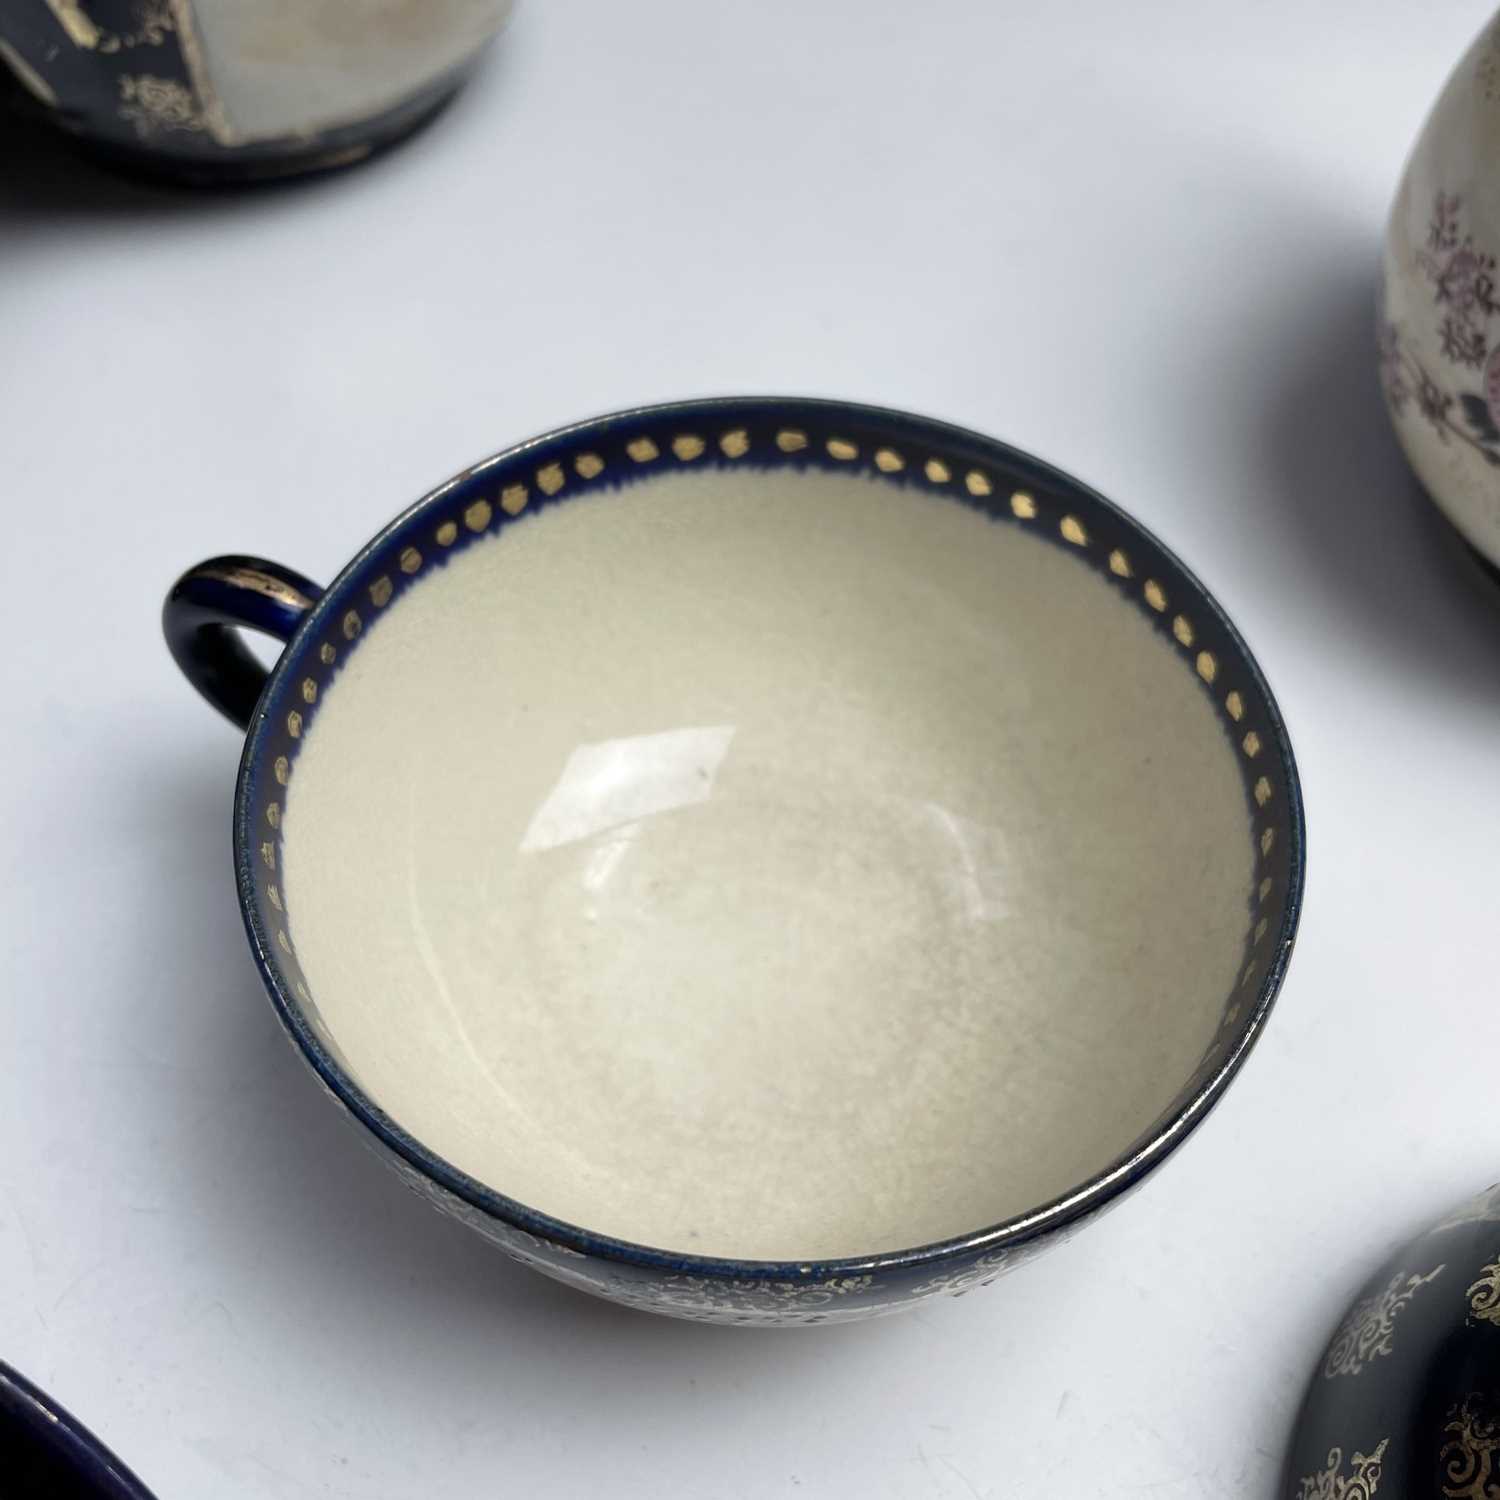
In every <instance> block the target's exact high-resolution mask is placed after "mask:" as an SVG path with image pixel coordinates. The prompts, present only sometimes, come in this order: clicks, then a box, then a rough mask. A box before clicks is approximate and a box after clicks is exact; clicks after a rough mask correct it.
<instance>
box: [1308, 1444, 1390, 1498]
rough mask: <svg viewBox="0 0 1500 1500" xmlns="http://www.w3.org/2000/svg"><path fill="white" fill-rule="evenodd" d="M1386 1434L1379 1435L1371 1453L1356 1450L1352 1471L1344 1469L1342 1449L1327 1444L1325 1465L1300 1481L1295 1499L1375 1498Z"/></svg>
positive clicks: (1351, 1463)
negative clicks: (1378, 1440)
mask: <svg viewBox="0 0 1500 1500" xmlns="http://www.w3.org/2000/svg"><path fill="white" fill-rule="evenodd" d="M1390 1441H1391V1440H1390V1439H1389V1438H1381V1440H1380V1444H1379V1446H1378V1447H1377V1448H1376V1449H1375V1451H1374V1452H1373V1453H1368V1454H1367V1453H1360V1452H1358V1451H1356V1452H1355V1453H1354V1454H1353V1456H1352V1457H1351V1458H1350V1460H1349V1463H1350V1466H1351V1472H1349V1473H1348V1474H1345V1473H1344V1450H1343V1449H1342V1448H1330V1449H1329V1450H1328V1457H1327V1458H1326V1459H1325V1460H1324V1467H1323V1468H1321V1469H1319V1470H1317V1471H1316V1472H1315V1473H1312V1474H1309V1475H1307V1477H1306V1478H1304V1479H1302V1480H1301V1481H1299V1483H1298V1485H1297V1494H1296V1496H1295V1497H1294V1500H1374V1496H1375V1492H1376V1490H1378V1489H1379V1488H1380V1472H1381V1463H1382V1461H1383V1460H1384V1458H1385V1450H1386V1447H1387V1445H1388V1444H1389V1443H1390Z"/></svg>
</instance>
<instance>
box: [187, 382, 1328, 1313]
mask: <svg viewBox="0 0 1500 1500" xmlns="http://www.w3.org/2000/svg"><path fill="white" fill-rule="evenodd" d="M191 576H192V575H189V577H191ZM284 576H289V577H294V576H295V575H284ZM299 582H302V581H300V580H299ZM306 593H307V596H308V597H307V600H306V601H304V602H310V600H311V598H312V597H313V596H314V595H315V594H316V591H315V590H314V589H313V588H312V586H311V585H306ZM170 607H171V606H170V605H169V609H170ZM236 826H237V845H238V851H237V852H238V859H239V869H240V882H241V896H242V903H243V905H244V907H245V911H246V917H247V925H248V928H249V931H250V935H251V939H252V943H253V945H254V947H255V949H256V952H257V954H258V956H259V958H260V960H261V964H262V968H263V972H264V975H265V978H266V981H267V984H268V987H269V989H270V990H271V993H272V995H273V998H274V1000H275V1002H276V1004H277V1008H278V1010H279V1011H280V1013H281V1015H282V1018H283V1020H284V1021H285V1023H286V1024H287V1026H288V1028H289V1030H290V1031H291V1033H292V1035H293V1037H294V1038H295V1039H296V1041H297V1043H298V1044H299V1046H300V1047H301V1049H302V1051H303V1053H304V1055H305V1056H306V1057H307V1059H308V1061H310V1062H311V1064H312V1065H313V1067H314V1068H315V1069H316V1070H317V1071H318V1073H319V1074H320V1076H321V1077H322V1078H323V1080H324V1082H325V1083H326V1084H327V1085H328V1086H329V1087H330V1088H331V1089H332V1091H333V1092H334V1094H335V1095H336V1096H337V1097H338V1098H339V1099H340V1100H341V1102H343V1103H344V1104H345V1105H346V1106H347V1107H348V1108H349V1109H350V1110H351V1111H352V1112H353V1113H354V1114H355V1115H356V1116H357V1117H359V1118H360V1119H361V1121H362V1122H363V1123H364V1124H365V1125H366V1126H367V1127H369V1132H370V1135H369V1138H370V1139H371V1140H373V1141H374V1142H375V1143H376V1144H377V1145H378V1146H379V1147H381V1148H382V1149H383V1150H384V1151H385V1152H386V1153H387V1155H388V1156H390V1157H391V1159H392V1160H393V1161H394V1162H395V1164H396V1165H397V1166H398V1167H399V1168H401V1169H402V1170H403V1172H404V1174H405V1175H406V1176H407V1178H408V1180H409V1181H410V1182H411V1183H412V1185H413V1186H415V1187H417V1188H418V1189H419V1190H420V1191H422V1192H424V1193H425V1194H427V1195H428V1196H430V1197H432V1198H434V1199H435V1200H436V1201H438V1202H439V1203H440V1204H441V1205H442V1206H443V1207H445V1208H447V1209H448V1210H450V1211H452V1212H455V1213H458V1214H460V1215H461V1216H463V1217H464V1218H466V1219H467V1220H468V1221H469V1222H471V1223H473V1224H474V1225H475V1227H477V1228H479V1229H481V1230H482V1231H483V1232H484V1233H486V1234H487V1235H489V1236H490V1237H491V1238H493V1239H496V1240H497V1241H499V1242H500V1243H501V1244H502V1245H504V1246H505V1247H506V1248H507V1249H509V1250H510V1251H512V1253H515V1254H517V1255H519V1256H521V1258H523V1259H526V1260H528V1261H531V1262H533V1263H535V1264H537V1265H539V1266H540V1268H541V1269H543V1270H546V1271H549V1272H550V1273H551V1274H554V1275H558V1276H561V1277H562V1278H563V1279H565V1280H569V1281H572V1282H574V1283H575V1284H578V1285H580V1286H583V1287H585V1288H586V1289H588V1290H591V1291H595V1292H600V1293H602V1294H603V1295H606V1296H610V1297H613V1298H615V1299H616V1300H620V1301H625V1302H629V1303H633V1304H637V1305H642V1306H647V1307H651V1308H653V1309H654V1310H658V1311H667V1312H673V1313H678V1314H681V1315H685V1316H697V1317H704V1318H716V1319H726V1320H735V1321H760V1320H764V1321H781V1322H785V1321H825V1320H828V1319H831V1318H835V1317H846V1316H862V1315H865V1314H867V1313H870V1312H877V1311H883V1310H886V1309H887V1308H891V1307H895V1306H899V1305H904V1304H905V1303H907V1302H910V1301H912V1300H915V1299H917V1298H919V1297H921V1296H923V1295H928V1294H930V1293H932V1292H936V1291H958V1290H963V1289H966V1288H967V1287H968V1286H969V1285H972V1284H974V1283H976V1282H978V1281H983V1280H988V1279H990V1278H991V1277H992V1276H994V1275H995V1274H998V1272H999V1271H1000V1270H1002V1269H1004V1268H1006V1267H1007V1266H1008V1265H1010V1264H1013V1263H1014V1262H1015V1261H1016V1260H1017V1259H1019V1258H1021V1257H1022V1256H1023V1255H1024V1254H1026V1253H1029V1252H1030V1251H1031V1250H1034V1249H1035V1248H1037V1247H1039V1246H1040V1245H1042V1244H1044V1243H1046V1242H1047V1241H1048V1240H1049V1239H1051V1238H1052V1237H1054V1236H1055V1235H1056V1234H1057V1233H1058V1232H1059V1231H1061V1230H1064V1229H1066V1228H1068V1227H1070V1226H1071V1225H1073V1224H1075V1223H1077V1222H1079V1221H1081V1220H1082V1219H1083V1218H1085V1217H1087V1216H1088V1215H1090V1214H1091V1213H1092V1212H1094V1211H1095V1210H1097V1209H1098V1208H1100V1207H1102V1206H1104V1205H1105V1204H1106V1203H1108V1202H1109V1201H1111V1200H1112V1199H1114V1198H1115V1197H1116V1196H1117V1195H1118V1194H1119V1193H1120V1192H1121V1191H1122V1190H1123V1189H1125V1188H1127V1187H1129V1186H1130V1185H1131V1184H1132V1183H1134V1182H1135V1181H1138V1180H1139V1179H1140V1178H1141V1177H1142V1176H1143V1175H1144V1174H1145V1173H1146V1172H1147V1171H1148V1170H1149V1169H1150V1168H1151V1167H1152V1166H1153V1165H1154V1164H1155V1163H1156V1162H1157V1161H1159V1160H1160V1159H1161V1158H1162V1157H1163V1156H1164V1155H1165V1154H1166V1153H1167V1152H1168V1151H1169V1150H1171V1149H1172V1147H1173V1146H1174V1145H1175V1144H1176V1143H1177V1142H1178V1141H1179V1140H1180V1139H1181V1138H1182V1137H1183V1136H1184V1135H1185V1134H1186V1132H1187V1131H1188V1130H1189V1129H1191V1127H1192V1126H1193V1125H1194V1124H1195V1123H1196V1121H1197V1120H1198V1119H1199V1118H1201V1117H1202V1115H1203V1113H1204V1112H1205V1111H1206V1110H1207V1108H1208V1107H1209V1106H1210V1105H1211V1104H1212V1102H1213V1101H1214V1100H1215V1099H1216V1098H1217V1097H1218V1095H1219V1094H1220V1093H1221V1092H1222V1090H1223V1088H1224V1087H1225V1086H1227V1083H1228V1081H1229V1079H1230V1077H1231V1076H1232V1075H1233V1073H1234V1071H1235V1069H1236V1068H1237V1066H1238V1064H1239V1062H1240V1061H1241V1060H1242V1058H1243V1056H1244V1054H1245V1052H1246V1050H1247V1048H1248V1046H1249V1045H1250V1043H1251V1041H1252V1040H1253V1038H1254V1036H1255V1035H1256V1033H1257V1031H1258V1029H1259V1027H1260V1024H1261V1023H1262V1021H1263V1020H1264V1018H1265V1015H1266V1012H1267V1010H1268V1008H1269V1006H1270V1004H1271V1001H1272V999H1273V997H1274V994H1275V991H1276V989H1277V987H1278V986H1279V983H1280V979H1281V975H1282V972H1283V969H1284V966H1285V963H1286V959H1287V957H1288V954H1289V952H1290V946H1291V940H1292V936H1293V932H1294V928H1295V922H1296V916H1297V909H1298V904H1299V900H1300V891H1301V879H1302V825H1301V817H1300V801H1299V793H1298V788H1297V782H1296V773H1295V769H1294V767H1293V763H1292V758H1291V752H1290V748H1289V746H1288V744H1287V742H1286V738H1285V735H1284V732H1283V730H1282V727H1281V722H1280V719H1279V716H1278V714H1277V712H1276V708H1275V705H1274V703H1273V702H1272V700H1271V698H1270V695H1269V693H1268V691H1267V689H1266V687H1265V685H1264V682H1263V680H1262V678H1261V676H1260V673H1259V671H1258V670H1257V668H1256V667H1255V664H1254V663H1253V661H1252V660H1251V659H1250V657H1249V655H1248V653H1247V652H1246V650H1245V648H1244V646H1243V644H1242V643H1241V641H1240V640H1239V638H1238V636H1237V635H1236V634H1235V632H1234V630H1233V628H1232V626H1230V624H1229V623H1228V621H1227V620H1226V619H1225V618H1224V616H1223V614H1222V612H1221V611H1220V610H1219V609H1218V607H1217V606H1216V605H1215V604H1214V603H1213V601H1212V600H1211V599H1210V598H1209V597H1208V596H1207V594H1206V593H1205V592H1204V591H1203V589H1202V588H1201V586H1200V585H1199V584H1198V583H1197V582H1196V581H1195V580H1194V579H1193V578H1192V577H1191V576H1190V575H1189V574H1188V573H1187V572H1186V571H1185V570H1184V569H1183V568H1182V566H1181V564H1179V563H1178V562H1177V561H1176V560H1175V559H1174V558H1173V557H1172V556H1171V555H1170V554H1169V553H1167V552H1166V551H1165V550H1164V549H1163V548H1162V547H1161V546H1160V545H1159V544H1158V543H1156V542H1155V540H1154V539H1153V538H1151V537H1150V536H1149V535H1148V534H1147V533H1145V532H1144V531H1143V530H1142V529H1141V528H1140V527H1138V526H1137V525H1136V524H1135V523H1133V522H1132V521H1130V520H1129V519H1128V518H1127V517H1125V516H1124V515H1123V514H1121V513H1120V512H1119V511H1118V510H1117V509H1115V508H1114V507H1113V506H1111V505H1110V504H1109V503H1108V502H1107V501H1104V500H1103V499H1101V498H1100V497H1098V496H1096V495H1094V494H1093V493H1092V492H1090V491H1088V490H1086V489H1084V488H1083V487H1082V486H1079V485H1077V484H1076V483H1075V482H1074V481H1072V480H1069V479H1067V478H1066V477H1065V476H1063V475H1060V474H1058V473H1057V472H1056V471H1053V470H1051V469H1048V468H1046V467H1045V466H1043V465H1040V464H1038V463H1036V462H1035V461H1034V460H1031V459H1029V458H1026V457H1025V456H1024V455H1021V454H1018V453H1016V452H1014V451H1013V450H1010V449H1008V448H1005V447H1003V446H1001V445H999V444H996V443H993V442H991V441H990V440H988V439H985V438H982V437H979V436H977V435H975V434H972V433H967V432H963V431H960V430H958V429H954V428H950V427H946V426H943V425H941V424H937V423H932V422H928V421H925V420H923V419H920V418H916V417H909V416H904V415H901V414H898V413H891V412H883V411H877V410H874V409H870V408H861V407H853V406H847V405H842V404H834V403H820V402H807V401H789V400H734V401H725V402H702V403H693V404H688V405H680V406H673V407H663V408H653V409H648V410H644V411H639V412H631V413H624V414H621V415H620V416H617V417H611V418H606V419H602V420H600V421H597V422H592V423H588V424H584V425H582V426H580V427H577V428H572V429H568V430H566V431H563V432H560V433H557V434H554V435H552V436H550V437H547V438H543V439H539V440H537V441H536V442H534V443H531V444H527V445H524V446H523V447H521V448H519V449H516V450H513V451H511V452H510V453H507V454H504V455H502V456H500V457H499V458H497V459H495V460H492V461H490V462H489V463H487V464H484V465H481V466H479V467H478V468H476V469H474V470H472V471H469V472H468V473H467V474H465V475H464V476H463V477H462V478H460V479H458V480H455V481H454V482H453V483H451V484H449V485H447V486H445V487H443V488H442V489H440V490H438V491H436V492H435V493H434V494H432V495H430V496H429V497H427V499H425V500H424V501H422V502H420V503H419V504H418V505H417V506H416V507H414V508H413V509H412V510H411V511H409V512H408V513H407V514H406V515H404V516H403V517H401V518H400V519H399V520H398V521H396V522H395V523H394V524H393V525H392V526H391V527H390V528H389V529H388V530H387V531H386V532H384V533H383V534H382V535H381V536H380V537H379V538H377V539H376V541H375V542H373V543H372V544H371V545H370V546H369V547H367V548H366V549H365V550H364V551H363V552H362V553H361V554H360V555H359V556H358V557H357V558H356V559H355V560H354V562H353V563H351V564H350V566H349V567H348V568H347V569H346V570H345V571H344V573H343V574H342V575H341V576H340V578H339V579H338V581H337V582H336V583H335V584H334V585H333V587H332V588H331V589H330V590H329V591H328V592H327V593H326V594H323V595H322V597H321V598H320V599H318V600H317V603H316V605H315V607H311V608H310V609H308V610H307V612H306V613H305V615H302V616H301V618H300V624H299V625H298V626H297V628H296V631H295V634H294V635H293V637H292V639H291V642H290V644H289V646H288V648H287V650H286V652H285V654H284V655H283V657H282V660H281V662H280V663H279V664H278V666H277V669H276V671H275V673H274V674H273V676H272V679H271V681H270V683H269V685H268V686H267V688H266V691H265V693H264V695H263V697H262V698H261V700H260V704H259V708H258V712H257V715H256V717H255V720H254V723H253V725H252V727H251V732H250V736H249V741H248V743H247V746H246V752H245V758H244V762H243V765H242V770H241V778H240V786H239V800H238V808H237V824H236Z"/></svg>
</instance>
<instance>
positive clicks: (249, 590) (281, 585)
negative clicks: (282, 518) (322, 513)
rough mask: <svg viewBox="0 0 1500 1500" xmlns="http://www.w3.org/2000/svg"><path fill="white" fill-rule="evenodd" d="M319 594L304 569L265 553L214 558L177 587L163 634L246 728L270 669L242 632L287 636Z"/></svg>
mask: <svg viewBox="0 0 1500 1500" xmlns="http://www.w3.org/2000/svg"><path fill="white" fill-rule="evenodd" d="M322 592H323V590H322V589H320V588H319V587H318V585H317V584H315V583H313V582H312V581H311V580H309V579H306V578H304V577H303V576H302V575H301V574H300V573H294V572H292V570H291V569H290V568H283V567H281V566H280V565H279V564H277V563H273V562H266V561H265V559H264V558H259V557H212V558H210V559H209V560H208V561H207V562H201V563H199V564H198V566H197V567H196V568H189V569H188V570H187V572H186V573H184V574H183V575H182V577H181V578H179V579H178V580H177V582H176V583H174V584H173V585H172V591H171V593H169V594H168V595H167V602H166V603H165V604H163V605H162V610H161V628H162V633H163V634H164V635H165V636H166V638H167V648H168V650H170V651H171V653H172V658H173V660H174V661H175V662H176V663H177V665H178V666H179V667H181V668H182V670H183V674H184V675H185V676H186V677H187V680H188V681H189V682H190V683H192V685H193V686H194V687H195V688H197V689H198V691H199V692H200V693H202V694H203V696H204V697H205V698H207V699H208V701H209V702H210V703H212V704H213V706H214V707H215V708H217V709H218V710H219V711H220V712H221V713H223V714H225V715H226V716H227V717H228V718H230V719H232V720H233V721H234V722H235V723H236V724H238V725H239V726H240V728H241V729H248V728H249V727H250V720H251V719H252V718H253V717H254V716H255V705H256V704H257V703H258V702H259V701H260V694H261V689H262V688H264V687H265V685H266V677H267V675H268V674H267V672H266V669H265V668H264V667H263V666H261V664H260V663H259V662H258V661H257V660H256V659H255V656H254V655H253V653H252V652H251V651H250V649H249V647H248V646H246V645H245V643H244V642H243V641H242V640H241V639H240V638H239V634H238V632H239V631H241V630H258V631H260V632H261V633H262V634H263V635H269V636H272V637H274V638H275V639H276V640H278V641H289V640H290V639H291V638H292V635H293V633H294V632H295V631H296V629H297V627H298V626H299V625H300V624H301V623H302V617H303V616H304V615H305V614H306V613H307V612H308V610H310V609H311V608H312V607H313V605H314V604H315V603H317V600H318V596H319V595H320V594H321V593H322Z"/></svg>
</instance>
